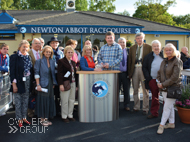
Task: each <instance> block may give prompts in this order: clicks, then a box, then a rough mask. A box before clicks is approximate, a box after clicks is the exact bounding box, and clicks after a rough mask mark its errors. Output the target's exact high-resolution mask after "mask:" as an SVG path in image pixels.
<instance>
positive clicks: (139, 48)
mask: <svg viewBox="0 0 190 142" xmlns="http://www.w3.org/2000/svg"><path fill="white" fill-rule="evenodd" d="M141 47H142V46H139V47H138V54H137V60H139V56H140V50H141Z"/></svg>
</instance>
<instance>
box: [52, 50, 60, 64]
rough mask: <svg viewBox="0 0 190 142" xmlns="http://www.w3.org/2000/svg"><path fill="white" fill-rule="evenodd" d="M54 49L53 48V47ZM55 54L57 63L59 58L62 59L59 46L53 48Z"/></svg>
mask: <svg viewBox="0 0 190 142" xmlns="http://www.w3.org/2000/svg"><path fill="white" fill-rule="evenodd" d="M52 49H53V48H52ZM53 52H54V55H55V59H56V63H57V62H58V60H59V59H60V55H59V54H58V47H57V49H56V50H54V49H53Z"/></svg>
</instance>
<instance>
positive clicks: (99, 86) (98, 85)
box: [92, 81, 108, 98]
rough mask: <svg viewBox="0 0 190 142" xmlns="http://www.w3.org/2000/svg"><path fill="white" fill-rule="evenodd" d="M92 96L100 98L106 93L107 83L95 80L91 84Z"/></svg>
mask: <svg viewBox="0 0 190 142" xmlns="http://www.w3.org/2000/svg"><path fill="white" fill-rule="evenodd" d="M92 93H93V94H94V96H96V97H98V98H101V97H104V96H105V95H106V94H107V93H108V85H107V83H105V82H104V81H97V82H95V83H94V84H93V86H92Z"/></svg>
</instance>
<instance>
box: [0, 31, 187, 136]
mask: <svg viewBox="0 0 190 142" xmlns="http://www.w3.org/2000/svg"><path fill="white" fill-rule="evenodd" d="M144 39H145V35H144V33H142V32H140V33H137V34H136V35H135V42H136V43H135V44H134V45H133V46H131V47H130V48H126V39H125V38H122V37H121V38H119V39H118V43H116V42H115V35H114V33H113V32H111V31H108V32H107V33H106V34H105V40H106V42H107V44H105V45H104V46H102V47H101V49H100V51H98V47H94V49H92V44H91V42H90V41H89V40H87V41H86V42H85V45H84V47H83V50H82V56H81V54H80V53H79V52H78V51H76V50H75V48H76V46H77V41H76V40H73V39H69V40H68V41H67V43H66V47H65V48H64V50H63V51H62V50H60V49H59V48H58V47H59V44H60V43H61V42H60V41H59V40H58V39H57V38H55V37H52V38H51V40H50V41H48V42H47V44H48V45H46V46H45V47H43V46H44V45H43V44H44V40H43V39H42V38H40V39H38V38H34V39H33V41H32V49H30V50H29V47H30V45H29V43H28V42H27V41H26V40H22V41H21V43H20V44H19V48H18V52H17V53H16V54H13V55H12V56H11V57H10V65H9V56H7V53H8V48H9V47H8V45H6V44H4V45H2V47H1V48H0V55H1V59H0V63H1V66H0V69H1V71H4V72H8V71H10V79H11V83H12V85H11V91H12V92H13V93H14V94H15V112H16V119H17V120H18V122H19V127H22V125H23V122H25V123H27V124H30V122H29V121H28V120H27V119H26V118H27V108H28V99H29V94H30V92H32V91H34V90H32V89H34V88H35V89H36V90H37V94H36V106H35V114H36V115H37V116H38V117H39V118H41V124H42V125H44V126H48V125H52V122H50V121H49V120H48V118H53V117H54V116H55V115H56V114H58V113H60V114H61V117H62V119H63V121H64V122H66V123H69V122H70V121H75V119H74V118H73V109H74V102H75V94H76V90H77V89H78V88H77V86H78V76H77V74H76V71H77V70H84V71H102V70H119V71H120V73H119V88H120V89H121V86H122V85H123V92H124V109H125V110H126V111H131V112H132V113H136V112H138V111H140V96H139V87H140V83H141V86H142V90H143V105H142V113H143V115H148V112H149V90H150V91H151V93H152V103H151V107H150V114H149V115H148V116H147V118H148V119H151V118H156V117H158V115H159V113H158V110H159V95H160V94H162V96H163V98H164V108H163V113H162V118H161V123H160V125H159V127H158V131H157V133H158V134H162V133H163V131H164V128H165V129H166V128H175V113H174V106H173V105H174V102H175V99H171V98H167V87H169V86H180V85H181V70H182V69H183V67H184V65H183V62H182V61H181V59H180V58H178V56H177V55H178V52H177V50H176V47H175V46H174V45H173V44H171V43H168V44H166V45H165V47H164V48H163V49H162V48H161V43H160V41H158V40H154V41H152V43H151V45H148V44H146V43H144ZM184 48H185V47H184ZM184 48H182V53H181V58H183V54H184V55H185V56H187V55H188V51H185V53H184V52H183V50H184ZM187 50H188V49H187ZM185 62H187V63H190V60H189V59H186V61H185ZM97 64H98V65H99V66H100V67H97V68H96V65H97ZM184 64H185V63H184ZM9 68H10V69H9ZM131 80H132V86H133V89H134V92H133V98H134V106H133V109H132V110H131V108H130V86H131ZM54 95H55V98H54ZM60 103H61V107H60ZM167 120H169V123H168V124H166V122H167Z"/></svg>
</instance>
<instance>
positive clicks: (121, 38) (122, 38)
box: [117, 37, 126, 43]
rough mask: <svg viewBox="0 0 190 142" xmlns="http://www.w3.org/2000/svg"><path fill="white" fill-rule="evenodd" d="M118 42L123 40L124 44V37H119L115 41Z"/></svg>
mask: <svg viewBox="0 0 190 142" xmlns="http://www.w3.org/2000/svg"><path fill="white" fill-rule="evenodd" d="M120 40H123V41H125V43H126V39H125V38H124V37H120V38H119V39H118V40H117V41H118V42H119V41H120Z"/></svg>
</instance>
